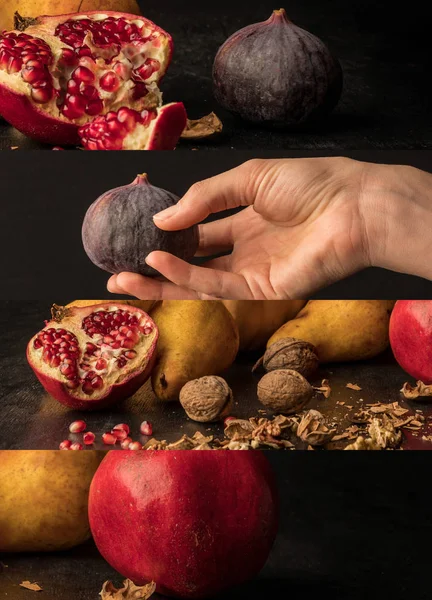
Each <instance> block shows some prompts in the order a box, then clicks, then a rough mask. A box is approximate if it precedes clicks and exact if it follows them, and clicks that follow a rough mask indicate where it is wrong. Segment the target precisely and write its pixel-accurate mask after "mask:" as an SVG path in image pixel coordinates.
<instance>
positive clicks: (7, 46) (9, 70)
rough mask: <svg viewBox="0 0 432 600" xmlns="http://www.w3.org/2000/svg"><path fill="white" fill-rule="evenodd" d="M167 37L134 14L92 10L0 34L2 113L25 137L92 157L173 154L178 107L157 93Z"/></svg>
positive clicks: (181, 116)
mask: <svg viewBox="0 0 432 600" xmlns="http://www.w3.org/2000/svg"><path fill="white" fill-rule="evenodd" d="M172 48H173V44H172V39H171V36H170V35H169V34H168V33H166V32H165V31H163V30H162V29H161V28H160V27H157V26H156V25H155V24H154V23H152V22H151V21H149V20H148V19H145V18H144V17H141V16H137V15H130V14H124V13H117V12H113V11H104V12H98V11H90V12H87V13H76V14H69V15H60V16H54V17H39V18H37V19H34V20H31V25H29V26H28V27H27V28H26V29H25V31H18V30H16V31H9V32H3V33H2V34H0V114H1V115H2V116H3V118H4V119H6V120H7V121H9V123H11V124H12V125H13V126H14V127H16V128H17V129H19V131H21V132H22V133H24V134H25V135H28V136H29V137H32V138H34V139H37V140H39V141H42V142H47V143H50V144H55V145H60V146H64V145H73V144H78V143H82V144H83V146H84V147H85V148H88V149H90V150H122V149H149V150H163V149H173V148H174V147H175V144H176V143H177V140H178V138H179V137H180V134H181V132H182V131H183V129H184V127H185V125H186V113H185V110H184V106H183V104H181V103H174V104H168V105H166V106H164V107H162V108H161V104H162V100H161V93H160V91H159V89H158V87H157V84H158V82H159V81H160V80H161V78H162V77H163V75H164V73H165V71H166V69H167V67H168V65H169V63H170V60H171V55H172Z"/></svg>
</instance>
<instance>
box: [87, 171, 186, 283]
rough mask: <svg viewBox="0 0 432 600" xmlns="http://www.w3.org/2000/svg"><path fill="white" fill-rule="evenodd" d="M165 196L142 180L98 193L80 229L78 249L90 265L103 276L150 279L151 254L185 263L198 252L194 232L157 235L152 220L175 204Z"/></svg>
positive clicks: (172, 196) (152, 274)
mask: <svg viewBox="0 0 432 600" xmlns="http://www.w3.org/2000/svg"><path fill="white" fill-rule="evenodd" d="M178 200H179V198H178V196H176V195H175V194H172V193H171V192H167V191H166V190H163V189H161V188H157V187H154V186H153V185H150V183H149V181H148V179H147V175H145V174H143V175H138V176H137V178H136V179H135V180H134V181H133V182H132V183H131V184H130V185H125V186H123V187H119V188H115V189H114V190H109V191H108V192H105V194H102V196H100V197H99V198H98V199H97V200H96V201H95V202H93V204H92V205H91V206H90V207H89V209H88V210H87V213H86V215H85V217H84V222H83V226H82V240H83V244H84V249H85V251H86V253H87V255H88V257H89V258H90V260H91V261H92V262H93V263H94V264H95V265H97V266H98V267H100V268H101V269H104V271H108V272H109V273H121V272H122V271H129V272H132V273H140V274H141V275H146V276H147V277H155V276H156V275H158V273H157V271H155V270H154V269H152V268H151V267H149V266H148V265H146V263H145V258H146V257H147V255H148V254H150V252H152V251H153V250H163V251H165V252H169V253H170V254H174V255H175V256H178V257H179V258H182V259H183V260H187V261H188V260H190V259H191V258H192V257H193V256H194V254H195V252H196V250H197V248H198V227H197V226H194V227H190V228H189V229H183V230H181V231H162V229H159V228H158V227H156V225H155V224H154V222H153V215H155V214H156V213H158V212H160V211H161V210H164V209H165V208H168V207H169V206H172V205H173V204H176V203H177V202H178Z"/></svg>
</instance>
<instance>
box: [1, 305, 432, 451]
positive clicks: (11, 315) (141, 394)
mask: <svg viewBox="0 0 432 600" xmlns="http://www.w3.org/2000/svg"><path fill="white" fill-rule="evenodd" d="M47 309H48V307H47V305H46V304H45V303H43V302H27V303H25V302H21V303H18V302H7V303H0V319H1V320H0V332H1V334H0V336H1V343H0V382H1V383H0V432H1V433H0V449H35V450H38V449H39V450H42V449H56V448H57V447H58V445H59V443H60V442H61V441H62V440H63V439H66V438H68V436H69V437H70V439H71V440H73V441H81V439H82V436H81V435H78V434H76V435H69V430H68V427H69V424H70V423H71V422H72V421H74V420H76V419H82V418H83V419H84V420H85V421H86V423H87V426H88V430H89V431H92V432H93V433H95V434H96V435H97V438H98V440H99V442H98V443H97V444H95V446H94V447H95V448H96V449H101V448H105V449H107V448H109V446H108V447H107V446H104V445H103V444H102V442H101V439H100V436H101V435H102V433H104V432H105V431H110V430H111V429H112V428H113V427H114V426H115V425H116V424H117V423H128V424H129V425H130V427H131V435H132V437H133V438H134V439H139V426H140V423H141V422H142V421H143V420H147V421H150V422H151V423H152V424H153V436H154V437H156V438H157V439H159V440H167V441H169V442H174V441H176V440H178V439H179V438H180V437H181V436H182V435H183V434H187V435H190V436H192V435H193V434H194V433H195V432H196V431H201V432H202V433H203V434H207V435H208V434H213V435H215V437H219V438H220V439H222V438H223V426H222V424H200V423H196V422H194V421H191V420H189V419H188V418H187V417H186V415H185V413H184V411H183V409H182V407H181V405H180V404H179V403H176V402H174V403H167V404H165V403H160V402H158V401H157V400H156V399H155V397H154V395H153V393H152V390H151V386H150V382H147V384H146V385H145V386H143V387H142V388H141V389H140V390H139V391H138V392H137V393H136V394H135V395H134V396H133V397H131V398H129V399H127V400H125V401H123V402H120V403H119V404H117V405H115V406H114V407H112V408H110V409H107V410H103V411H97V412H83V411H74V410H70V409H68V408H66V407H64V406H63V405H61V404H59V403H58V402H56V401H55V400H54V399H53V398H51V396H49V395H48V394H47V393H46V392H45V390H44V389H43V388H42V386H41V385H40V383H39V382H38V380H37V379H36V377H35V375H34V373H33V371H32V370H31V368H30V367H29V365H28V363H27V360H26V356H25V350H26V345H27V342H28V340H29V339H30V338H31V337H32V336H33V335H34V334H35V333H36V332H37V331H38V330H39V328H41V327H42V326H43V321H44V319H45V318H46V316H47V312H48V310H47ZM258 354H259V353H258ZM256 358H257V355H256V354H247V353H245V354H243V355H239V357H238V358H237V360H236V362H235V363H234V365H233V366H232V367H231V368H230V369H229V370H228V371H226V372H225V373H224V377H225V378H226V380H227V381H228V383H229V385H230V386H231V388H232V390H233V394H234V399H235V404H234V407H233V411H232V414H233V415H235V416H237V417H239V418H249V417H252V416H260V413H258V411H259V410H260V409H262V408H263V407H262V405H261V404H260V403H259V401H258V399H257V397H256V386H257V383H258V381H259V379H260V377H261V376H262V374H263V373H262V372H256V373H255V374H252V373H251V367H252V365H253V364H254V362H255V360H256ZM323 378H327V379H329V380H330V386H331V388H332V393H331V396H330V398H328V399H324V398H323V396H322V395H321V394H316V396H315V397H314V399H313V400H312V401H311V403H310V405H309V406H310V408H317V409H318V410H320V411H321V412H323V414H326V415H328V416H329V418H330V419H331V420H332V419H333V418H334V419H335V421H336V422H337V423H339V430H338V433H342V431H343V430H344V429H345V428H346V427H347V426H349V425H350V424H351V422H350V418H351V417H352V416H353V415H354V414H355V413H356V412H358V411H359V410H360V409H361V408H362V406H364V404H366V403H374V402H379V401H382V402H387V401H389V402H394V401H401V396H400V394H399V390H400V389H401V387H402V385H403V383H404V382H405V381H407V380H408V379H409V378H408V376H407V375H406V373H404V372H403V371H402V369H400V368H399V366H398V365H397V364H396V363H395V361H394V359H393V357H392V355H391V353H390V352H388V353H386V354H384V355H383V356H381V357H378V358H377V359H375V360H372V361H367V362H364V363H351V364H345V365H343V364H340V365H329V366H326V367H324V366H323V367H322V368H321V369H320V372H319V373H318V374H317V376H316V377H315V378H314V384H315V385H319V384H320V382H321V380H322V379H323ZM347 383H355V384H358V385H359V386H360V387H361V388H362V390H361V391H353V390H350V389H347V388H346V384H347ZM337 402H345V405H341V404H337ZM402 403H403V402H402ZM407 406H408V407H409V408H412V409H413V410H414V409H421V410H423V411H424V414H425V415H428V414H429V412H430V409H429V408H428V406H427V405H425V404H424V403H408V404H407ZM348 407H351V408H348ZM269 416H270V413H269ZM431 432H432V430H431V426H430V425H429V426H428V427H427V428H426V429H425V430H424V433H425V434H427V435H430V434H431ZM409 434H410V432H409V431H408V430H405V436H404V437H405V441H404V447H405V448H406V449H414V448H419V449H431V448H432V444H431V442H427V441H423V440H422V439H421V436H419V437H413V436H412V435H409ZM147 440H148V438H145V437H142V438H141V441H142V442H143V443H145V442H146V441H147ZM293 442H295V443H296V446H297V447H298V448H304V447H305V445H304V444H302V443H299V440H298V439H297V438H295V437H294V438H293ZM345 445H346V441H345V442H343V443H342V445H341V444H336V446H335V447H341V446H342V447H343V446H345Z"/></svg>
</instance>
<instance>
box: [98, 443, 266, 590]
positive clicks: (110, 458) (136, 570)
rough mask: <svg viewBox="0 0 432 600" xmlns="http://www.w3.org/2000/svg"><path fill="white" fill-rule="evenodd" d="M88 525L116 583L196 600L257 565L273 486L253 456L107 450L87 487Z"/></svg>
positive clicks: (259, 457) (262, 558) (262, 460)
mask: <svg viewBox="0 0 432 600" xmlns="http://www.w3.org/2000/svg"><path fill="white" fill-rule="evenodd" d="M89 518H90V527H91V530H92V533H93V537H94V539H95V542H96V545H97V547H98V548H99V550H100V552H101V554H102V555H103V556H104V558H105V559H106V560H107V561H108V562H109V564H110V565H111V566H112V567H114V568H115V569H117V571H119V572H120V573H121V574H122V575H123V576H124V577H128V578H130V579H131V580H132V581H133V582H134V583H136V584H137V585H140V584H144V583H145V582H149V581H152V580H153V581H155V582H156V584H157V591H158V592H160V593H162V594H166V595H169V596H175V597H179V598H204V597H208V596H213V595H215V594H217V593H218V592H220V591H222V590H225V589H227V588H229V587H231V586H233V585H237V584H240V583H243V582H245V581H247V580H249V579H251V578H252V577H254V576H255V575H256V574H257V573H258V572H259V571H260V570H261V568H262V567H263V566H264V564H265V562H266V560H267V557H268V555H269V552H270V549H271V547H272V544H273V541H274V539H275V536H276V531H277V493H276V486H275V482H274V479H273V474H272V471H271V468H270V465H269V463H268V461H267V459H266V457H265V456H264V454H263V453H261V452H259V451H243V452H241V451H240V452H230V451H226V450H213V451H210V450H209V451H200V452H191V451H181V450H180V451H165V450H160V451H151V450H150V451H141V452H139V451H138V452H128V451H126V452H115V451H114V452H109V453H108V454H107V456H106V457H105V458H104V460H103V461H102V463H101V465H100V468H99V469H98V470H97V472H96V474H95V477H94V479H93V481H92V484H91V489H90V496H89Z"/></svg>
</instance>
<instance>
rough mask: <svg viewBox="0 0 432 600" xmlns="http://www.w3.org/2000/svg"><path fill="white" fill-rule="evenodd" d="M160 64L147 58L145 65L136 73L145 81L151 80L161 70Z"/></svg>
mask: <svg viewBox="0 0 432 600" xmlns="http://www.w3.org/2000/svg"><path fill="white" fill-rule="evenodd" d="M160 66H161V65H160V62H159V61H158V60H156V59H154V58H147V59H146V61H145V62H144V64H143V65H142V66H141V67H139V68H138V69H137V70H136V73H137V75H138V76H139V77H141V79H142V80H143V81H145V80H146V79H149V78H150V77H151V76H152V75H153V73H155V72H156V71H158V70H159V69H160Z"/></svg>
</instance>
